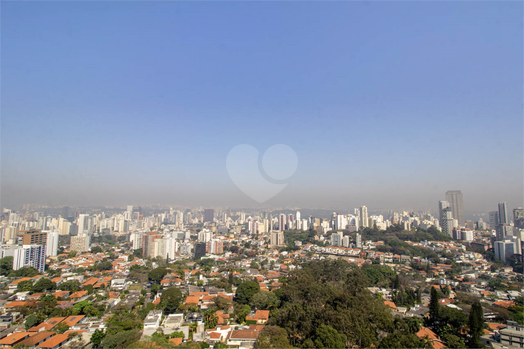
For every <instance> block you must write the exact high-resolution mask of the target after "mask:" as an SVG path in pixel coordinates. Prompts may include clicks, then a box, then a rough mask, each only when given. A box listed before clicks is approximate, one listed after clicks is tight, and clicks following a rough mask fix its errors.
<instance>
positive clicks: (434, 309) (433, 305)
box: [429, 287, 440, 321]
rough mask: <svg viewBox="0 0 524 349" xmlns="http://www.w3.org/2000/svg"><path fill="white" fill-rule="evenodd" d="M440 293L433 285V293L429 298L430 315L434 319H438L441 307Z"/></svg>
mask: <svg viewBox="0 0 524 349" xmlns="http://www.w3.org/2000/svg"><path fill="white" fill-rule="evenodd" d="M439 298H440V297H439V294H438V291H437V290H436V289H435V287H431V294H430V299H429V316H430V318H431V319H432V320H433V321H434V320H436V319H438V316H439V309H440V304H439V302H438V300H439Z"/></svg>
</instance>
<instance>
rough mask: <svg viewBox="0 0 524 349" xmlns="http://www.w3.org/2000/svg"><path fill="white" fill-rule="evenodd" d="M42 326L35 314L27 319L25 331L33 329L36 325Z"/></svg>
mask: <svg viewBox="0 0 524 349" xmlns="http://www.w3.org/2000/svg"><path fill="white" fill-rule="evenodd" d="M38 324H40V321H38V317H37V316H36V315H35V314H29V315H28V316H27V318H26V319H25V323H24V326H25V329H26V330H28V329H30V328H31V327H34V326H36V325H38Z"/></svg>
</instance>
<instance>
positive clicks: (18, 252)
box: [13, 245, 46, 273]
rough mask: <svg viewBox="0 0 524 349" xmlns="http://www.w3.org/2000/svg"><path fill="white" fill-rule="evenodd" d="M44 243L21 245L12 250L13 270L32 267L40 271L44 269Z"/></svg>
mask: <svg viewBox="0 0 524 349" xmlns="http://www.w3.org/2000/svg"><path fill="white" fill-rule="evenodd" d="M45 252H46V248H45V245H23V246H22V247H19V248H17V249H15V250H14V256H13V270H18V269H20V268H22V267H33V268H35V269H36V270H38V271H39V272H40V273H43V272H44V271H45Z"/></svg>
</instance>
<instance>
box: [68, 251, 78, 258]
mask: <svg viewBox="0 0 524 349" xmlns="http://www.w3.org/2000/svg"><path fill="white" fill-rule="evenodd" d="M76 254H77V252H76V251H71V252H69V258H75V257H76Z"/></svg>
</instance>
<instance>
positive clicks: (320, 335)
mask: <svg viewBox="0 0 524 349" xmlns="http://www.w3.org/2000/svg"><path fill="white" fill-rule="evenodd" d="M346 341H347V337H346V336H345V335H343V334H341V333H338V331H337V330H335V329H334V328H333V327H331V326H329V325H320V326H319V327H318V328H317V331H316V333H315V342H314V343H315V346H316V347H317V348H345V347H346Z"/></svg>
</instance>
